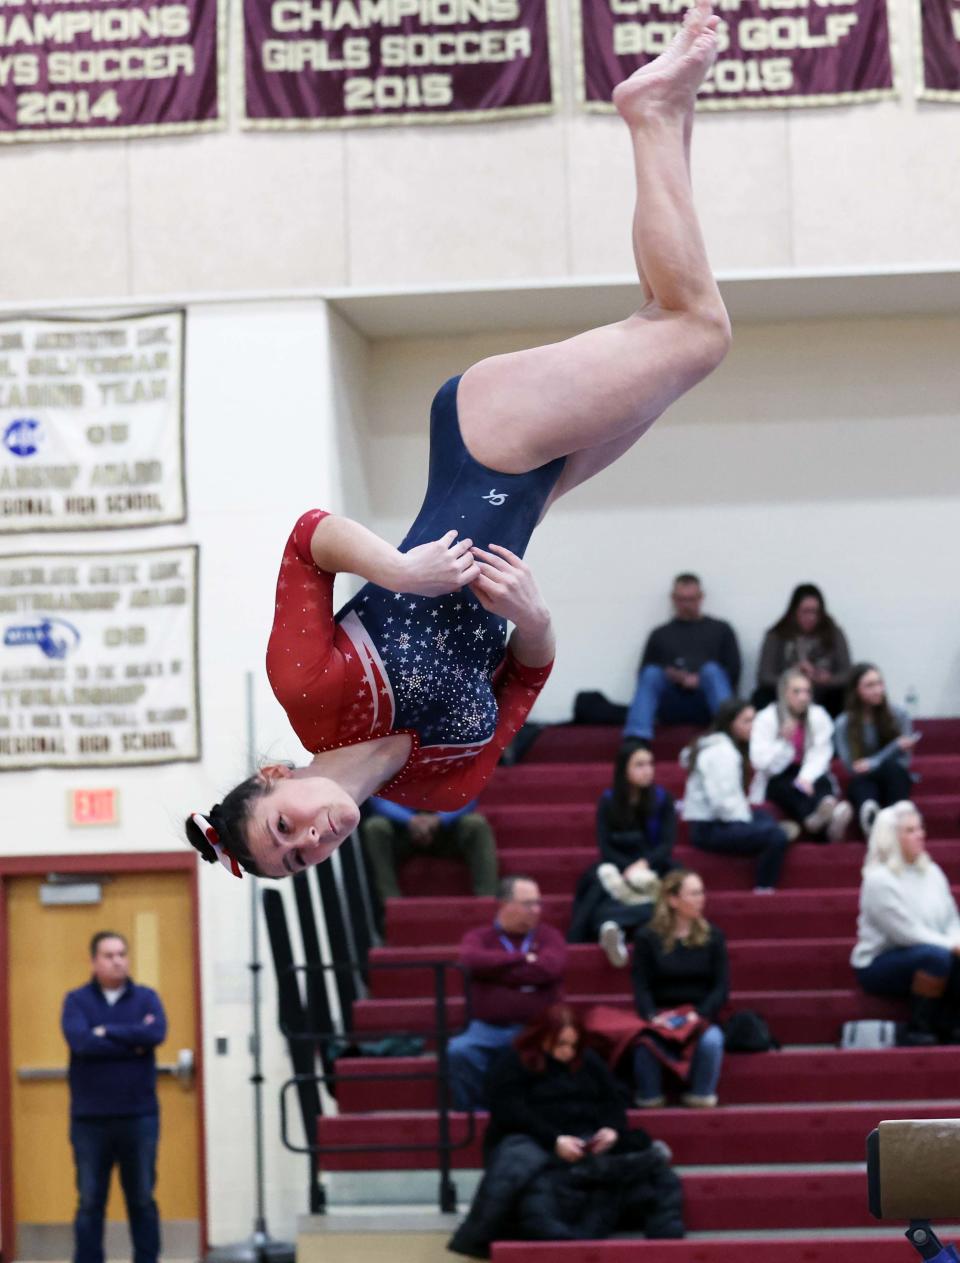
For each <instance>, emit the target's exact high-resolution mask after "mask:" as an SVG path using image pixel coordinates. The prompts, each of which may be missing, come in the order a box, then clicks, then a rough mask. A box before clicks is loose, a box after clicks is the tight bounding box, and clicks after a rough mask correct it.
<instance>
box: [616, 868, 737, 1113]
mask: <svg viewBox="0 0 960 1263" xmlns="http://www.w3.org/2000/svg"><path fill="white" fill-rule="evenodd" d="M705 901H706V895H705V892H704V888H703V882H702V881H701V879H700V877H699V876H698V875H697V874H696V873H690V872H686V871H684V870H683V869H676V870H675V871H674V872H672V873H670V874H669V875H668V876H667V877H666V878H665V879H664V881H663V883H662V885H661V887H660V896H659V898H658V900H657V906H656V909H655V911H654V914H653V917H652V919H651V921H650V924H649V925H647V926H645V927H644V928H643V929H641V930H640V931H638V933H637V936H636V939H635V940H634V948H633V993H634V999H635V1002H636V1006H637V1013H638V1014H639V1015H640V1016H641V1017H643V1018H646V1019H647V1020H648V1021H652V1022H657V1021H661V1020H662V1022H663V1023H664V1025H665V1026H666V1025H671V1024H673V1023H674V1022H675V1020H676V1019H675V1018H671V1017H670V1016H665V1014H667V1015H669V1013H670V1011H671V1010H674V1009H677V1008H683V1007H685V1006H687V1005H692V1006H693V1010H694V1012H693V1013H692V1014H691V1017H692V1018H693V1020H696V1018H698V1017H700V1018H705V1019H706V1020H707V1021H708V1022H709V1023H710V1025H708V1026H707V1028H706V1030H704V1031H703V1033H702V1034H701V1035H700V1036H699V1038H698V1040H697V1047H696V1050H695V1052H694V1054H693V1064H692V1066H691V1070H690V1078H689V1091H688V1092H686V1093H684V1095H683V1097H682V1098H681V1099H682V1100H683V1103H684V1104H685V1105H693V1106H712V1105H716V1103H717V1083H718V1082H719V1079H720V1068H721V1066H722V1064H723V1032H722V1031H721V1029H720V1027H719V1026H716V1025H714V1022H715V1020H716V1017H717V1014H718V1013H719V1012H720V1010H721V1008H722V1007H723V1006H724V1004H725V1003H726V1001H727V994H728V990H729V966H728V962H727V944H726V939H725V938H724V936H723V934H722V932H721V931H720V930H718V929H717V927H716V926H715V925H710V924H709V922H707V921H706V920H705V919H704V916H703V909H704V905H705ZM633 1069H634V1082H635V1085H636V1090H637V1097H636V1103H637V1104H638V1105H639V1106H641V1107H642V1108H654V1107H656V1106H659V1105H663V1103H664V1097H663V1089H662V1084H663V1078H662V1066H661V1063H660V1062H659V1060H658V1059H657V1057H656V1056H655V1055H654V1054H653V1053H652V1052H651V1051H650V1049H649V1048H647V1047H645V1046H644V1045H643V1044H639V1045H637V1047H636V1048H635V1050H634V1063H633Z"/></svg>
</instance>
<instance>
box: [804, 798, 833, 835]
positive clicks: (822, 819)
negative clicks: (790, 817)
mask: <svg viewBox="0 0 960 1263" xmlns="http://www.w3.org/2000/svg"><path fill="white" fill-rule="evenodd" d="M836 807H837V800H836V799H835V798H834V796H833V794H827V796H826V798H824V799H821V801H820V805H819V806H818V807H817V808H816V809H815V810H814V811H811V812H810V815H809V816H807V818H806V819H805V820H804V822H803V827H804V828H805V829H806V831H807V832H808V833H819V832H820V830H821V829H825V828H826V827H827V825H828V824H829V823H830V821H831V819H832V818H833V813H834V811H835V810H836Z"/></svg>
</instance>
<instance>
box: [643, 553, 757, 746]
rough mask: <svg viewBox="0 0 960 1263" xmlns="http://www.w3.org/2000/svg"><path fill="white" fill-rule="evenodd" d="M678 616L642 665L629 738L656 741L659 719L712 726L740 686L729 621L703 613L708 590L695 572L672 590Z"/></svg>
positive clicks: (655, 639)
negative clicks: (654, 736)
mask: <svg viewBox="0 0 960 1263" xmlns="http://www.w3.org/2000/svg"><path fill="white" fill-rule="evenodd" d="M671 600H672V601H673V611H674V616H673V618H672V619H671V620H670V622H669V623H664V624H663V626H662V627H657V628H655V629H654V630H653V631H652V632H651V633H650V636H649V639H648V640H647V644H646V648H645V649H644V651H643V658H642V660H641V662H640V674H639V677H638V679H637V690H636V693H635V695H634V698H633V702H632V703H631V705H630V709H629V711H628V713H627V722H626V725H625V727H624V730H623V735H624V737H625V738H629V737H638V738H640V739H641V740H643V741H647V742H649V741H650V740H652V738H653V726H654V721H655V720H656V719H659V720H660V721H661V722H662V723H666V724H706V723H709V722H710V719H711V717H712V716H713V715H714V714H715V713H716V710H717V707H718V706H719V705H720V703H721V702H723V701H725V700H726V699H727V698H728V697H729V696H730V694H731V693H733V692H734V690H735V689H736V687H737V685H738V684H739V682H740V649H739V647H738V645H737V638H736V636H735V635H734V632H733V628H732V627H731V626H730V624H729V623H724V622H722V621H721V620H720V619H718V618H709V617H708V616H706V615H705V614H703V613H702V607H703V588H702V587H701V586H700V580H699V579H698V578H697V576H696V575H694V574H678V575H677V577H676V579H674V581H673V590H672V592H671Z"/></svg>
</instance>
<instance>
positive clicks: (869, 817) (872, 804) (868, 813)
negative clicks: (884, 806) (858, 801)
mask: <svg viewBox="0 0 960 1263" xmlns="http://www.w3.org/2000/svg"><path fill="white" fill-rule="evenodd" d="M879 811H880V804H879V803H878V802H877V800H876V799H875V798H868V799H867V801H866V802H865V803H864V804H863V806H862V807H861V808H860V832H861V833H862V834H863V836H864V837H865V838H868V837H869V836H870V830H871V829H872V828H873V822H874V820H876V818H877V813H878V812H879Z"/></svg>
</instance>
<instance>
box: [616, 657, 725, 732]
mask: <svg viewBox="0 0 960 1263" xmlns="http://www.w3.org/2000/svg"><path fill="white" fill-rule="evenodd" d="M699 675H700V687H699V688H698V689H682V688H680V686H679V685H678V684H672V683H671V682H670V681H669V680H668V679H667V674H666V672H665V671H664V669H663V667H654V666H649V667H644V668H643V670H642V671H641V672H640V675H639V677H638V679H637V691H636V693H634V695H633V701H632V702H631V703H630V709H629V711H628V712H627V722H626V724H625V725H624V729H623V735H624V736H625V737H641V738H643V739H644V740H645V741H650V740H651V739H652V738H653V724H654V720H655V719H661V720H662V721H663V722H664V723H667V724H705V723H707V722H708V721H709V720H710V719H712V717H713V716H714V715H715V714H716V713H717V707H718V706H719V705H720V703H721V702H725V701H726V700H727V698H728V697H732V696H733V690H732V689H731V687H730V681H729V679H728V678H727V673H726V671H724V669H723V667H721V666H719V665H718V664H717V663H716V662H705V663H704V664H703V666H702V667H701V668H700V671H699Z"/></svg>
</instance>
